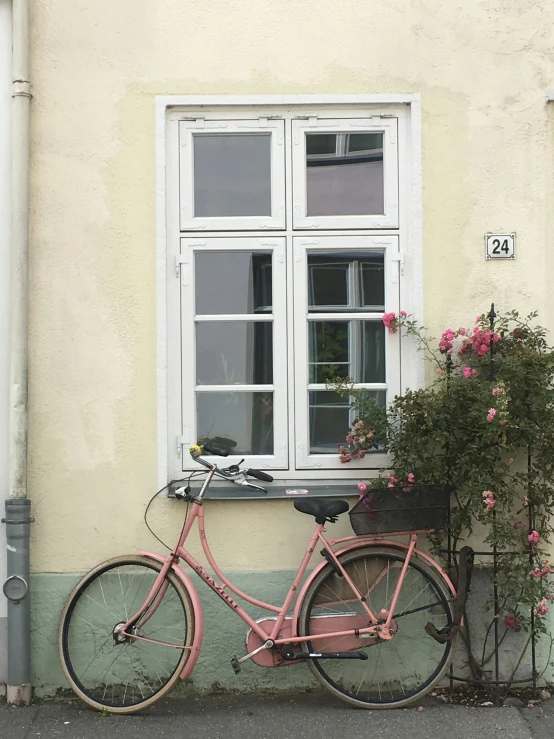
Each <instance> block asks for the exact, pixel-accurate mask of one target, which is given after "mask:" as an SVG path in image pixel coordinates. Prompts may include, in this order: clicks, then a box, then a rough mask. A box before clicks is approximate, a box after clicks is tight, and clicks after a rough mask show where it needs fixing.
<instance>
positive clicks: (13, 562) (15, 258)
mask: <svg viewBox="0 0 554 739" xmlns="http://www.w3.org/2000/svg"><path fill="white" fill-rule="evenodd" d="M12 72H13V85H12V193H11V195H12V234H11V238H12V242H11V316H10V497H9V498H8V500H7V501H6V517H5V519H2V521H3V523H5V524H6V539H7V547H8V552H7V555H8V556H7V575H8V577H7V580H6V581H5V582H4V584H3V591H4V595H5V596H6V597H7V598H8V685H7V692H6V697H7V701H8V703H12V704H21V705H29V704H30V702H31V666H30V662H31V660H30V653H31V648H30V647H31V644H30V639H31V630H30V594H29V569H30V568H29V530H30V523H31V518H30V501H29V500H27V369H28V311H29V300H28V295H29V287H28V277H29V122H30V103H31V92H30V83H29V7H28V0H13V4H12Z"/></svg>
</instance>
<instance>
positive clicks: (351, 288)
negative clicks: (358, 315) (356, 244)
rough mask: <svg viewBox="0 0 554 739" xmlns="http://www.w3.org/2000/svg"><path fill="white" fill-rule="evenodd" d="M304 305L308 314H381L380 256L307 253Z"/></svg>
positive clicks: (382, 281) (382, 271) (382, 278)
mask: <svg viewBox="0 0 554 739" xmlns="http://www.w3.org/2000/svg"><path fill="white" fill-rule="evenodd" d="M308 302H309V306H308V308H309V310H310V311H311V312H315V311H323V310H324V311H326V312H329V311H334V310H350V311H352V310H363V311H366V312H368V311H376V312H382V311H384V309H385V264H384V255H383V254H382V253H378V252H377V253H375V252H374V253H371V252H368V253H366V254H364V253H360V252H354V253H351V254H349V253H345V252H338V253H335V254H329V253H328V254H313V253H310V254H308Z"/></svg>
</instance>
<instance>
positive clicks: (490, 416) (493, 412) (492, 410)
mask: <svg viewBox="0 0 554 739" xmlns="http://www.w3.org/2000/svg"><path fill="white" fill-rule="evenodd" d="M495 416H496V408H489V412H488V413H487V421H488V422H489V423H492V421H493V420H494V417H495Z"/></svg>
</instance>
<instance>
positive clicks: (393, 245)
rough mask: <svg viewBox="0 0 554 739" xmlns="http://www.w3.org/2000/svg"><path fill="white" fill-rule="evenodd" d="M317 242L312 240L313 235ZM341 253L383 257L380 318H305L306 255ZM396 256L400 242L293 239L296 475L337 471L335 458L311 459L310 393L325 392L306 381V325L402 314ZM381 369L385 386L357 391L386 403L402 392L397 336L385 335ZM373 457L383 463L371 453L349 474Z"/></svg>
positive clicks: (313, 315)
mask: <svg viewBox="0 0 554 739" xmlns="http://www.w3.org/2000/svg"><path fill="white" fill-rule="evenodd" d="M314 236H315V234H314ZM340 251H345V252H346V251H348V252H349V253H351V252H359V253H360V254H364V253H367V252H371V251H374V252H378V253H382V254H384V264H385V275H384V279H385V310H384V311H383V312H381V313H376V312H371V311H367V312H364V311H359V310H357V311H352V312H348V311H341V312H339V313H333V312H329V313H325V312H317V313H309V312H308V269H307V257H308V254H310V253H316V254H322V253H324V252H329V253H332V254H336V253H337V252H340ZM399 268H400V254H399V251H398V236H388V237H384V236H357V235H356V236H344V235H342V236H321V237H320V238H313V237H311V238H306V237H303V236H296V237H294V271H295V279H294V333H295V349H296V356H297V357H298V358H299V361H297V362H296V371H295V383H294V391H295V396H296V397H295V426H296V429H297V436H296V467H297V469H314V468H316V469H341V468H344V466H345V465H344V464H342V463H341V462H340V459H339V457H338V454H311V453H310V451H309V450H310V439H309V433H310V425H309V424H310V412H309V393H310V391H313V390H325V386H324V385H322V384H317V383H310V377H309V362H308V357H309V344H308V342H309V329H308V324H309V323H310V321H314V320H317V321H322V320H329V321H333V320H336V321H337V320H354V321H360V320H376V319H377V320H379V319H382V318H383V315H384V313H385V312H390V311H394V312H395V313H398V311H399V310H400V291H399V274H398V272H399ZM385 368H386V377H385V380H386V381H385V382H384V383H363V384H362V383H360V384H356V385H355V387H357V388H365V389H367V390H385V391H386V393H387V401H390V400H391V399H392V398H393V397H394V395H397V394H398V393H399V392H400V337H399V335H398V334H389V333H388V332H385ZM372 457H376V458H377V459H378V464H382V463H383V462H384V459H385V457H386V455H385V454H383V453H382V452H377V451H374V452H370V453H369V454H368V455H366V458H365V459H357V460H352V462H349V465H353V468H360V469H364V468H368V467H371V466H372V465H374V464H375V462H372V461H371V458H372Z"/></svg>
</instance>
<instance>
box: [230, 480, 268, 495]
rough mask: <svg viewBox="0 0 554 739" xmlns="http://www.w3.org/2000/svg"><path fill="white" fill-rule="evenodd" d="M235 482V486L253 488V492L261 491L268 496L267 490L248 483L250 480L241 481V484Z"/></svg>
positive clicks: (237, 481)
mask: <svg viewBox="0 0 554 739" xmlns="http://www.w3.org/2000/svg"><path fill="white" fill-rule="evenodd" d="M233 482H234V483H235V485H244V486H245V487H247V488H252V489H253V490H259V491H260V492H261V493H263V494H264V495H267V490H266V489H265V488H262V487H260V486H259V485H254V484H253V483H251V482H248V480H241V481H240V482H239V480H233Z"/></svg>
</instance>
